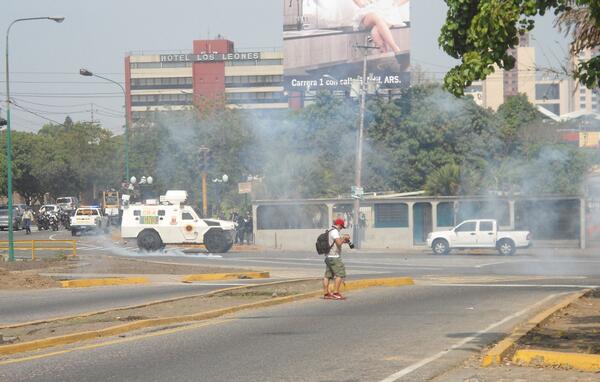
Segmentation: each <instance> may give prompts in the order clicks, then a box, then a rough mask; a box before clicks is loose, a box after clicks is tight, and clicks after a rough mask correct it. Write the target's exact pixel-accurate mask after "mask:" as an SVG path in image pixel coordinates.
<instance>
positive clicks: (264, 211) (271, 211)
mask: <svg viewBox="0 0 600 382" xmlns="http://www.w3.org/2000/svg"><path fill="white" fill-rule="evenodd" d="M328 216H329V212H328V209H327V206H326V205H325V204H300V205H298V204H295V205H294V204H290V205H280V206H258V208H257V209H256V228H257V229H259V230H263V229H326V228H327V227H328V226H329V224H328V220H329V217H328Z"/></svg>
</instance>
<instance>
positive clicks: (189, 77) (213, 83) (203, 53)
mask: <svg viewBox="0 0 600 382" xmlns="http://www.w3.org/2000/svg"><path fill="white" fill-rule="evenodd" d="M125 82H126V88H125V90H126V93H127V97H126V108H127V116H128V118H129V120H130V121H133V122H135V121H136V120H138V119H140V118H142V117H143V115H144V113H147V112H149V111H176V110H184V109H189V108H190V107H192V106H193V105H200V104H201V103H202V102H205V101H206V100H219V101H223V102H224V103H225V105H226V106H227V107H231V108H243V109H285V108H287V107H288V101H287V97H286V95H285V93H284V87H283V52H281V51H275V50H274V51H236V50H235V49H234V43H233V42H232V41H229V40H226V39H215V40H195V41H194V42H193V51H192V52H191V53H167V54H152V55H129V56H126V57H125Z"/></svg>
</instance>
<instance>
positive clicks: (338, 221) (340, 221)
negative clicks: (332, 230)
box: [333, 218, 346, 228]
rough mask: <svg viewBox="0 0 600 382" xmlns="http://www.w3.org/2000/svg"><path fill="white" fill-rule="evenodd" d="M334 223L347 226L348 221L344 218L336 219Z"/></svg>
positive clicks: (343, 226)
mask: <svg viewBox="0 0 600 382" xmlns="http://www.w3.org/2000/svg"><path fill="white" fill-rule="evenodd" d="M333 225H339V226H340V227H342V228H346V222H345V221H344V219H342V218H337V219H335V221H334V222H333Z"/></svg>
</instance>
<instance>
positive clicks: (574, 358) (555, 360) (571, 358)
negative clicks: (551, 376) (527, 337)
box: [513, 349, 600, 371]
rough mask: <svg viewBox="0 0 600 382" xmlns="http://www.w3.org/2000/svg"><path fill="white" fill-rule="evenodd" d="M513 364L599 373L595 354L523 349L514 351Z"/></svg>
mask: <svg viewBox="0 0 600 382" xmlns="http://www.w3.org/2000/svg"><path fill="white" fill-rule="evenodd" d="M513 362H519V363H525V364H533V365H546V366H568V367H572V368H574V369H577V370H582V371H600V355H597V354H578V353H564V352H556V351H547V350H536V349H524V350H517V351H516V353H515V355H514V357H513Z"/></svg>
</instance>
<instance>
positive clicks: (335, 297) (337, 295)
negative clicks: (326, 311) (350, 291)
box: [331, 293, 346, 300]
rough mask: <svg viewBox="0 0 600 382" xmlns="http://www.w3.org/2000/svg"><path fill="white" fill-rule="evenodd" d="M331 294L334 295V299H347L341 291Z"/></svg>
mask: <svg viewBox="0 0 600 382" xmlns="http://www.w3.org/2000/svg"><path fill="white" fill-rule="evenodd" d="M331 296H332V297H333V299H334V300H345V299H346V297H344V296H342V295H341V294H339V293H332V294H331Z"/></svg>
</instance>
